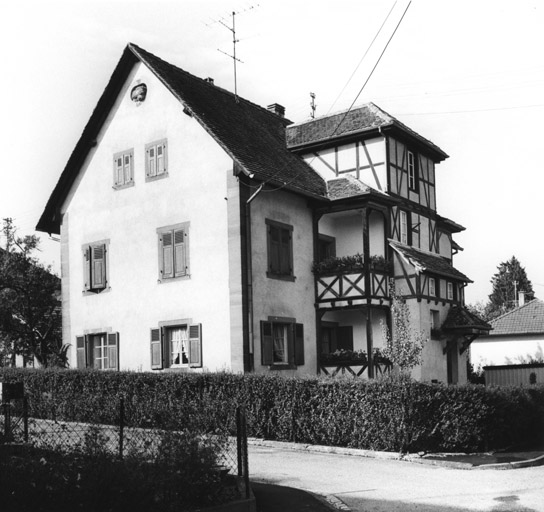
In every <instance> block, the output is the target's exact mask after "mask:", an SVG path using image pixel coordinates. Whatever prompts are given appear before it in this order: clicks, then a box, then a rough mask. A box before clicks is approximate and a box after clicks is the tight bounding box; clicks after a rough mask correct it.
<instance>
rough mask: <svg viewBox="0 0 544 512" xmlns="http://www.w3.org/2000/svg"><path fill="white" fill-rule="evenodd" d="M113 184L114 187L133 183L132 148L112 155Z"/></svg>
mask: <svg viewBox="0 0 544 512" xmlns="http://www.w3.org/2000/svg"><path fill="white" fill-rule="evenodd" d="M113 185H114V188H123V187H128V186H130V185H134V151H133V150H132V149H129V150H127V151H122V152H121V153H115V155H113Z"/></svg>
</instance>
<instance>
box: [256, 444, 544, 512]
mask: <svg viewBox="0 0 544 512" xmlns="http://www.w3.org/2000/svg"><path fill="white" fill-rule="evenodd" d="M249 465H250V466H249V470H250V475H251V478H252V480H255V481H261V482H266V483H273V484H277V485H283V486H288V487H294V488H298V489H304V490H306V491H310V492H313V493H317V494H321V495H326V496H329V497H330V496H334V497H336V498H337V499H339V500H340V501H341V503H344V504H345V505H347V506H348V507H349V508H350V509H351V510H352V511H361V512H363V511H364V512H370V511H372V512H378V511H396V510H398V511H400V510H402V511H411V510H417V511H419V512H427V511H429V512H430V511H438V512H441V511H443V512H449V511H451V512H456V511H470V510H485V511H493V512H507V511H515V512H523V511H527V512H529V511H538V512H544V466H539V467H532V468H525V469H514V470H487V471H484V470H479V469H472V470H467V469H452V468H446V467H439V466H431V465H424V464H417V463H413V462H406V461H399V460H382V459H375V458H368V457H359V456H350V455H338V454H332V453H315V452H307V451H293V450H289V449H285V448H284V447H279V448H276V447H268V446H252V445H250V447H249ZM331 501H334V500H333V499H331ZM337 503H338V502H337ZM341 503H338V505H339V506H341Z"/></svg>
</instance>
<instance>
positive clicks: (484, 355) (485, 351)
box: [470, 331, 544, 367]
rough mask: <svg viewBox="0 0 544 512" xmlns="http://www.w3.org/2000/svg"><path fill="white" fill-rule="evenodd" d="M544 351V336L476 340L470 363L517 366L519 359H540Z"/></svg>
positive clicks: (472, 346)
mask: <svg viewBox="0 0 544 512" xmlns="http://www.w3.org/2000/svg"><path fill="white" fill-rule="evenodd" d="M491 332H493V331H491ZM543 349H544V335H535V336H529V335H528V336H517V337H511V338H494V337H493V336H490V337H487V336H482V337H480V338H476V340H474V341H473V342H472V344H471V346H470V361H471V363H472V364H473V365H474V366H475V367H478V366H496V365H505V364H516V363H520V362H521V361H520V360H519V358H525V359H529V358H530V357H531V356H533V357H535V356H536V357H538V355H539V354H540V355H541V354H542V350H543Z"/></svg>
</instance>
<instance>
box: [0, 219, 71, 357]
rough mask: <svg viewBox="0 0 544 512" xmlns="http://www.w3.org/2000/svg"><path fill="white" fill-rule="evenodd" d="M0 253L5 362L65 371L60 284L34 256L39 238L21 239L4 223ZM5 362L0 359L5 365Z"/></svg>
mask: <svg viewBox="0 0 544 512" xmlns="http://www.w3.org/2000/svg"><path fill="white" fill-rule="evenodd" d="M2 231H3V235H4V238H5V248H4V249H1V248H0V346H2V347H3V352H4V354H3V355H4V356H6V355H9V356H10V357H11V358H14V357H15V355H22V356H23V360H24V361H28V360H32V358H36V359H37V361H38V362H39V363H40V364H41V365H42V366H66V364H67V358H66V351H67V347H66V346H63V345H62V332H61V307H60V306H61V303H60V279H59V278H58V277H57V276H56V275H54V274H53V273H52V272H51V268H50V267H45V266H43V265H42V264H41V263H40V262H39V261H38V260H37V259H36V258H35V257H34V256H33V255H32V254H33V253H34V251H36V250H37V249H38V246H39V238H38V237H36V236H34V235H32V236H25V237H19V236H17V232H16V229H15V227H14V226H13V221H12V219H9V218H8V219H4V223H3V228H2ZM3 360H4V358H2V360H1V361H2V362H3Z"/></svg>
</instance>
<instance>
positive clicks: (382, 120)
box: [287, 103, 448, 162]
mask: <svg viewBox="0 0 544 512" xmlns="http://www.w3.org/2000/svg"><path fill="white" fill-rule="evenodd" d="M346 112H347V115H346ZM380 131H384V132H387V131H391V132H394V133H397V134H402V135H403V136H404V137H408V138H409V139H411V140H413V141H414V142H416V143H417V144H418V145H420V146H421V147H423V148H425V149H426V151H427V152H428V153H429V154H430V155H432V156H433V158H434V159H435V160H436V161H438V162H440V161H442V160H445V159H446V158H448V155H447V154H446V153H445V152H444V151H442V150H441V149H440V148H439V147H438V146H436V145H435V144H433V143H432V142H431V141H430V140H428V139H426V138H424V137H422V136H421V135H419V134H418V133H416V132H415V131H414V130H412V129H411V128H409V127H408V126H406V125H405V124H404V123H401V122H400V121H399V120H398V119H396V118H394V117H393V116H392V115H390V114H388V113H387V112H385V111H384V110H382V109H381V108H380V107H378V106H377V105H375V104H374V103H367V104H365V105H362V106H360V107H356V108H354V109H351V110H349V111H344V112H338V113H336V114H332V115H326V116H323V117H318V118H316V119H312V120H310V121H306V122H303V123H297V124H292V125H291V126H289V127H288V128H287V145H288V147H289V148H291V149H298V148H301V147H304V146H311V145H317V144H319V143H323V142H326V141H329V140H334V139H337V138H340V137H347V136H350V135H355V134H363V135H364V134H367V135H368V136H371V135H373V136H376V135H377V134H379V133H380Z"/></svg>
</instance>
